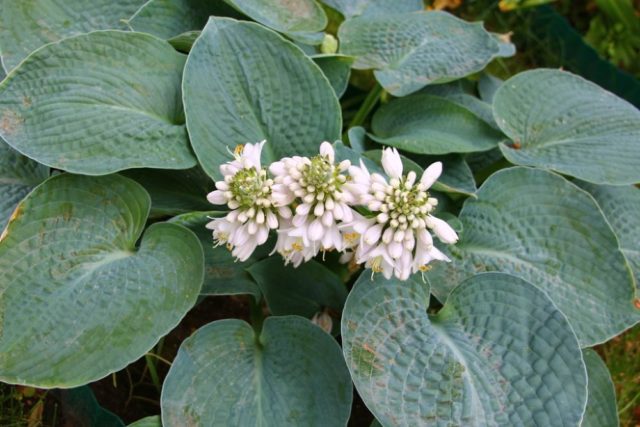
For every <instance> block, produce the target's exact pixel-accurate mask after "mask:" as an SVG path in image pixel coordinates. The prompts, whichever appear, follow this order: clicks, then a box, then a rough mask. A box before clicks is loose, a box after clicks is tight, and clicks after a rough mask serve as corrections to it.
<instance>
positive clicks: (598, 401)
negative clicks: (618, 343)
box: [580, 349, 620, 427]
mask: <svg viewBox="0 0 640 427" xmlns="http://www.w3.org/2000/svg"><path fill="white" fill-rule="evenodd" d="M583 356H584V363H585V365H587V376H588V377H589V398H588V399H587V410H586V411H585V413H584V419H583V420H582V424H580V427H617V426H619V425H620V420H619V419H618V408H617V407H616V390H615V388H614V387H613V381H611V375H609V370H608V369H607V365H605V364H604V362H603V361H602V359H600V356H598V353H596V352H595V351H593V350H591V349H586V350H585V351H584V354H583Z"/></svg>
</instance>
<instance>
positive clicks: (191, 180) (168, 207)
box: [122, 167, 214, 218]
mask: <svg viewBox="0 0 640 427" xmlns="http://www.w3.org/2000/svg"><path fill="white" fill-rule="evenodd" d="M122 175H124V176H126V177H129V178H131V179H133V180H135V181H137V182H138V183H140V184H142V186H143V187H144V189H145V190H147V192H148V193H149V196H151V212H150V214H149V216H150V217H151V218H158V217H163V216H173V215H180V214H184V213H189V212H194V211H208V210H211V209H212V205H211V203H209V202H208V201H207V194H208V193H209V192H210V191H212V190H213V188H214V183H213V181H211V178H209V176H208V175H207V174H205V173H204V171H203V170H202V169H201V168H199V167H195V168H191V169H187V170H181V171H172V170H160V169H131V170H127V171H124V172H123V173H122Z"/></svg>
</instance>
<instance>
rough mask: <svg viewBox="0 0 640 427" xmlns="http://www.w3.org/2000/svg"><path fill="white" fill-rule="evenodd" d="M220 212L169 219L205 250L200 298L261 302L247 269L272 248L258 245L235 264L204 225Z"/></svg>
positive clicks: (219, 214)
mask: <svg viewBox="0 0 640 427" xmlns="http://www.w3.org/2000/svg"><path fill="white" fill-rule="evenodd" d="M222 215H224V213H223V212H191V213H186V214H183V215H179V216H176V217H174V218H171V219H170V220H169V222H172V223H175V224H180V225H183V226H185V227H187V228H189V229H190V230H191V231H193V232H194V233H195V234H196V236H198V239H200V243H202V248H203V249H204V283H203V284H202V290H201V291H200V294H201V295H240V294H250V295H253V296H254V298H255V299H256V300H258V299H260V295H261V292H260V288H259V287H258V285H257V284H256V282H254V281H253V279H252V278H251V276H250V275H249V273H247V271H246V268H247V267H249V266H251V265H252V264H254V263H255V262H257V261H259V260H261V259H263V258H265V257H266V256H267V255H268V254H269V252H270V251H271V249H272V247H273V245H272V244H271V245H270V244H269V242H267V243H265V244H264V245H262V246H259V247H258V248H257V249H256V250H255V251H254V252H253V254H252V255H251V256H250V257H249V259H247V260H246V261H244V262H239V261H236V259H235V258H234V257H233V256H232V255H231V252H230V251H229V249H227V248H226V247H225V246H214V243H213V233H212V232H211V230H209V229H207V228H206V227H205V226H206V225H207V223H208V222H209V221H211V218H215V217H220V216H222Z"/></svg>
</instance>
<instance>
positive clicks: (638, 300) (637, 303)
mask: <svg viewBox="0 0 640 427" xmlns="http://www.w3.org/2000/svg"><path fill="white" fill-rule="evenodd" d="M633 305H634V306H635V307H636V308H637V309H638V310H640V298H636V299H635V301H633Z"/></svg>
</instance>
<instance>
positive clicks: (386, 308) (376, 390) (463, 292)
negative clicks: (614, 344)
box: [342, 273, 587, 427]
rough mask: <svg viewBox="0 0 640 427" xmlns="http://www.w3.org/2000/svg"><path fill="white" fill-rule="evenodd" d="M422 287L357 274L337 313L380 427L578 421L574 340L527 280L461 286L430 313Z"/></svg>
mask: <svg viewBox="0 0 640 427" xmlns="http://www.w3.org/2000/svg"><path fill="white" fill-rule="evenodd" d="M428 306H429V287H428V286H427V285H425V284H423V283H422V282H421V281H420V280H419V278H416V277H415V276H414V278H413V279H410V280H408V281H405V282H400V281H397V280H390V281H387V280H385V279H384V278H383V277H382V276H381V275H378V276H377V277H376V278H375V279H373V280H371V279H370V277H369V274H368V273H365V274H363V275H362V276H361V277H360V279H358V281H357V282H356V285H355V287H354V289H353V290H352V291H351V293H350V294H349V297H348V298H347V302H346V305H345V310H344V312H343V315H342V344H343V352H344V357H345V359H346V360H347V366H348V367H349V370H350V371H351V377H352V378H353V381H354V383H355V385H356V388H357V389H358V393H359V394H360V396H361V397H362V399H363V401H364V402H365V404H366V405H367V407H368V408H369V409H370V410H371V411H372V412H373V413H374V415H375V416H376V418H377V419H378V420H380V422H381V424H383V425H385V426H433V425H438V426H439V425H442V426H444V425H447V426H449V425H455V426H469V427H472V426H478V427H480V426H482V427H485V426H515V425H540V426H543V425H544V426H576V425H577V424H578V423H579V421H580V419H581V417H582V413H583V411H584V407H585V403H586V400H587V378H586V372H585V367H584V363H583V361H582V355H581V352H580V347H579V345H578V341H577V339H576V337H575V335H574V333H573V331H572V330H571V327H570V326H569V323H568V322H567V319H566V318H565V316H564V315H563V314H562V313H561V312H560V311H559V310H558V309H557V308H556V306H555V305H554V304H553V303H552V302H551V301H550V300H549V298H548V297H547V296H546V295H545V294H544V293H543V292H542V291H540V290H539V289H537V288H536V287H535V286H533V285H531V284H530V283H528V282H526V281H524V280H522V279H520V278H517V277H514V276H511V275H508V274H501V273H488V274H482V275H477V276H474V277H472V278H470V279H468V280H466V281H464V282H463V283H461V284H460V285H459V286H458V287H457V288H456V289H455V290H454V291H453V292H452V294H451V295H450V297H449V299H448V300H447V303H446V304H445V306H444V307H443V308H442V309H441V310H440V311H439V312H438V313H437V314H434V315H430V314H427V307H428Z"/></svg>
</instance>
